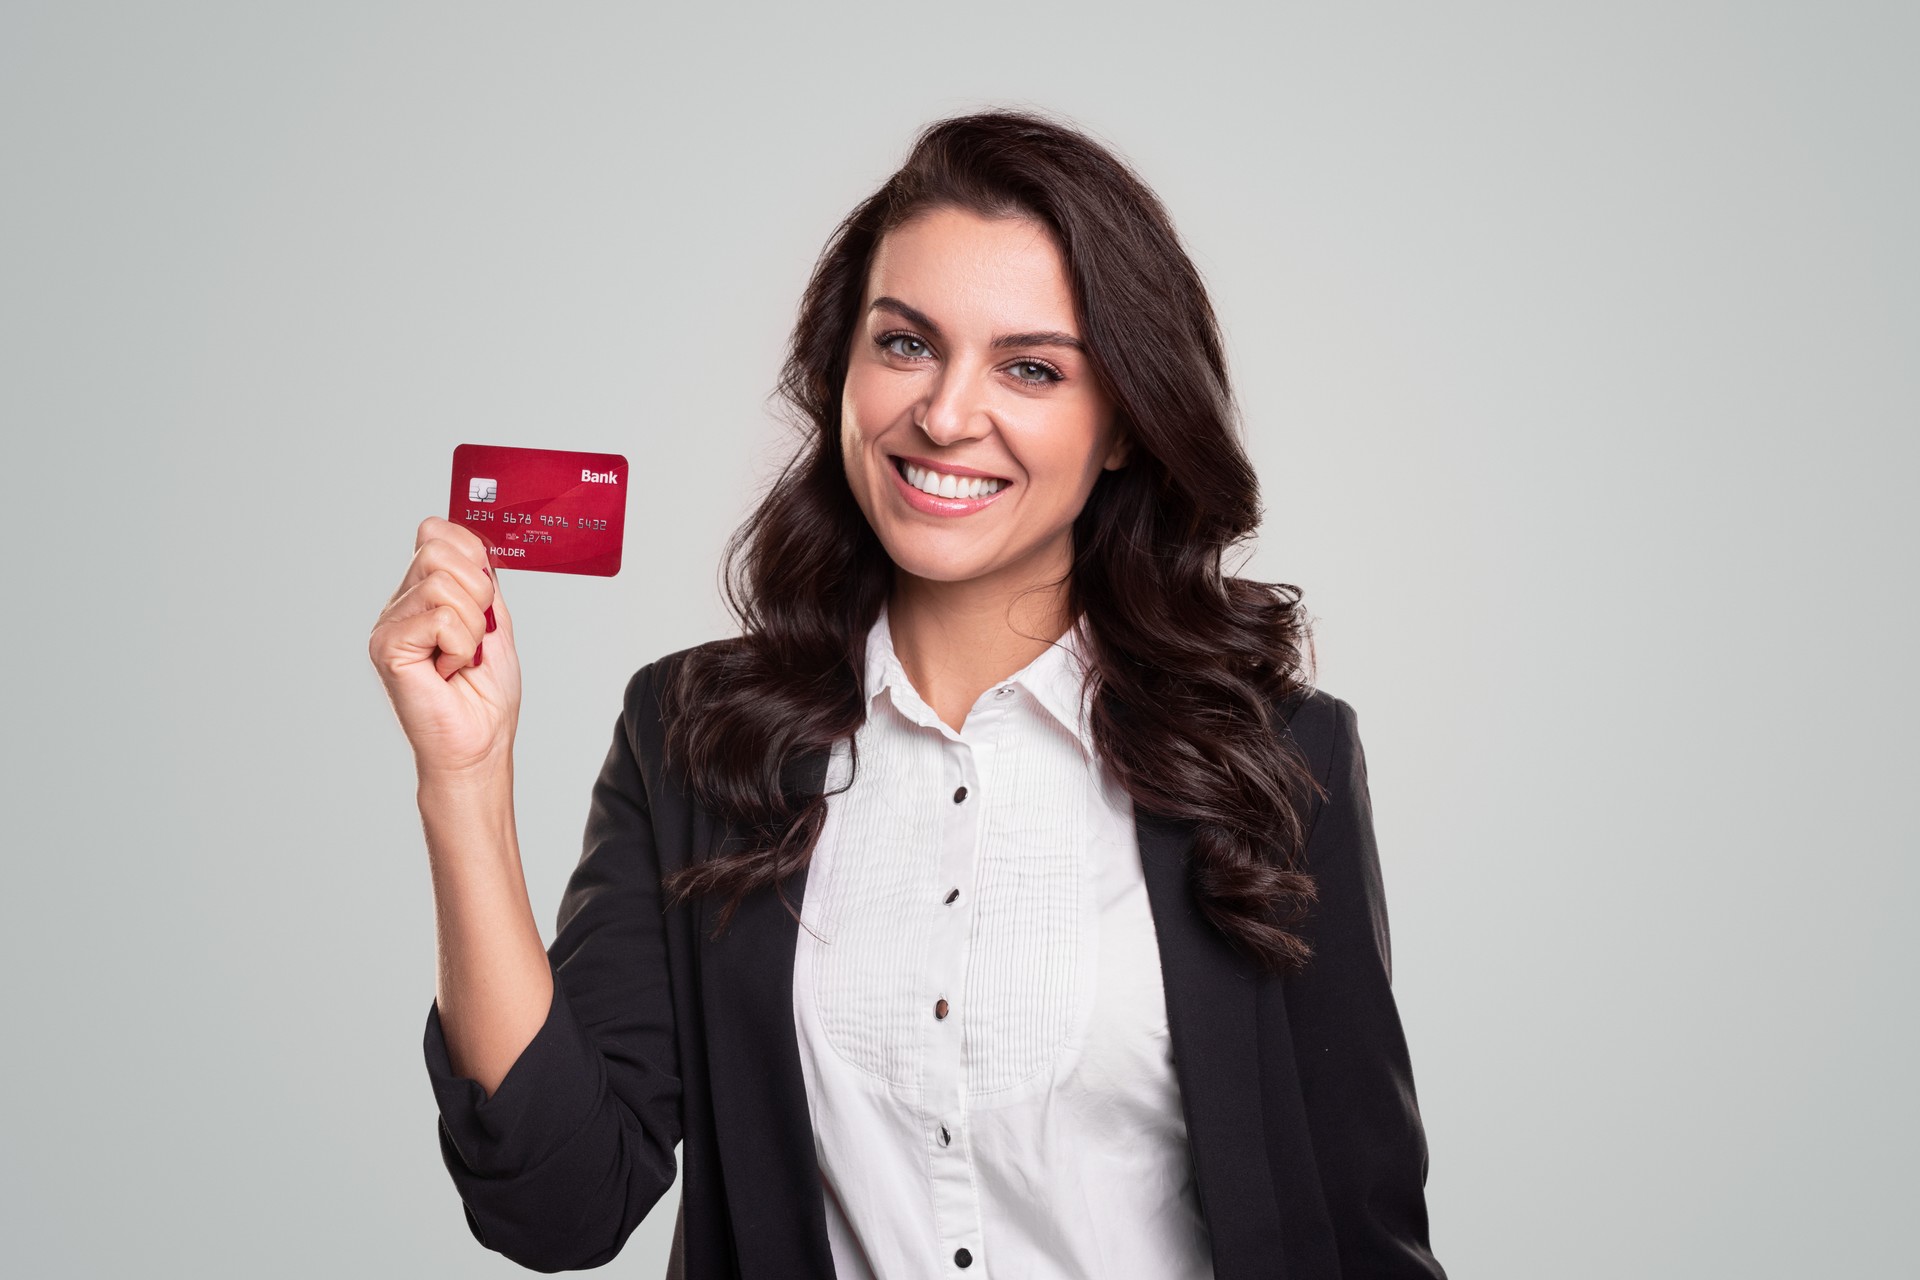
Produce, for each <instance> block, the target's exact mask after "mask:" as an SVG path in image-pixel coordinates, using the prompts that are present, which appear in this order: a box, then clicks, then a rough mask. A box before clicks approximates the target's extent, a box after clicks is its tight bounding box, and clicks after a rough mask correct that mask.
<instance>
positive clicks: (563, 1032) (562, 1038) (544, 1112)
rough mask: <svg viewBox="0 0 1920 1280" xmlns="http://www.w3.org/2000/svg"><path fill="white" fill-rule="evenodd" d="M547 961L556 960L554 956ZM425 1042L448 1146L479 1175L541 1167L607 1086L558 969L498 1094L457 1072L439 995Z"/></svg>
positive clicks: (596, 1053) (587, 1114)
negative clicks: (541, 1015) (540, 1015)
mask: <svg viewBox="0 0 1920 1280" xmlns="http://www.w3.org/2000/svg"><path fill="white" fill-rule="evenodd" d="M547 965H548V967H549V969H551V968H552V966H553V958H552V957H551V956H549V957H548V958H547ZM422 1048H423V1050H424V1052H425V1056H426V1063H427V1076H428V1079H429V1080H430V1081H431V1083H432V1085H433V1094H434V1098H435V1100H436V1101H437V1102H438V1104H439V1108H440V1121H441V1125H442V1129H443V1136H444V1138H445V1140H446V1142H447V1144H448V1145H449V1147H450V1148H451V1150H450V1153H449V1154H453V1155H457V1156H458V1158H459V1160H460V1161H461V1163H462V1164H464V1165H465V1166H466V1169H467V1171H468V1172H470V1173H472V1174H474V1175H475V1176H478V1177H483V1178H510V1177H514V1176H516V1175H519V1174H523V1173H526V1172H529V1171H530V1170H532V1169H534V1168H536V1167H537V1166H538V1165H540V1164H541V1162H543V1161H544V1160H546V1159H547V1158H548V1157H549V1156H551V1155H552V1154H553V1153H554V1152H556V1151H558V1150H560V1149H561V1148H562V1147H564V1146H565V1145H566V1144H567V1141H568V1139H570V1138H572V1137H573V1136H574V1135H575V1134H576V1133H577V1132H578V1131H579V1130H580V1129H581V1128H582V1127H583V1126H584V1125H586V1124H587V1123H588V1122H589V1121H591V1120H592V1119H593V1117H594V1114H595V1112H596V1111H597V1110H598V1107H599V1100H600V1095H601V1093H602V1091H603V1090H604V1088H605V1086H606V1082H605V1078H604V1077H605V1072H606V1064H605V1063H604V1062H603V1061H602V1060H601V1057H600V1052H599V1050H598V1049H597V1048H596V1047H595V1046H594V1044H593V1041H592V1040H591V1038H590V1037H588V1035H587V1033H586V1031H585V1030H584V1029H583V1028H582V1027H581V1026H580V1024H579V1022H578V1020H577V1019H576V1018H575V1017H574V1013H573V1008H572V1006H571V1005H570V1004H569V1003H568V1002H567V995H566V989H565V988H564V987H563V986H562V985H561V983H560V977H559V975H558V974H557V973H556V974H554V978H553V1001H552V1003H551V1004H549V1005H548V1007H547V1018H546V1021H545V1022H543V1023H542V1024H541V1026H540V1030H539V1031H538V1032H536V1033H535V1034H534V1037H533V1039H532V1040H531V1041H529V1042H528V1044H527V1047H526V1048H525V1049H523V1050H521V1052H520V1056H519V1057H518V1058H516V1059H514V1063H513V1065H512V1066H511V1067H510V1068H508V1070H507V1075H506V1078H505V1079H504V1080H502V1081H501V1082H500V1087H499V1088H498V1089H496V1090H494V1092H493V1096H492V1097H490V1098H489V1097H487V1096H486V1092H485V1090H483V1089H482V1088H481V1087H480V1082H479V1081H478V1080H473V1079H469V1078H468V1077H466V1076H458V1075H455V1074H454V1073H453V1068H452V1065H451V1064H450V1062H449V1060H448V1057H447V1041H446V1033H445V1031H444V1029H443V1028H442V1027H441V1025H440V1002H439V1000H438V999H437V998H436V999H435V1000H434V1001H433V1003H432V1004H431V1005H430V1006H429V1007H428V1009H427V1028H426V1036H425V1040H424V1042H423V1045H422Z"/></svg>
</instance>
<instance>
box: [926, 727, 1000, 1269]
mask: <svg viewBox="0 0 1920 1280" xmlns="http://www.w3.org/2000/svg"><path fill="white" fill-rule="evenodd" d="M967 727H968V728H969V729H970V730H971V729H973V728H974V727H975V726H974V724H973V722H972V721H971V720H970V721H969V723H968V726H967ZM942 748H943V750H944V752H945V755H946V759H947V776H946V779H945V781H944V784H943V785H944V787H945V790H944V791H943V793H942V795H941V797H940V804H939V809H940V843H941V847H940V875H939V879H938V880H937V881H936V884H935V890H934V892H935V898H934V901H933V904H932V911H933V915H932V920H933V929H932V935H933V936H932V943H931V946H930V947H929V951H928V957H929V960H930V962H931V965H932V971H931V972H930V973H929V974H928V975H927V976H928V986H927V990H926V1000H927V1004H926V1005H925V1006H923V1007H924V1008H926V1009H928V1010H930V1012H929V1013H927V1014H925V1015H923V1016H925V1017H927V1019H928V1021H929V1022H930V1023H931V1024H932V1025H931V1026H930V1027H929V1029H928V1032H927V1040H926V1044H927V1053H926V1058H925V1066H924V1076H923V1080H924V1083H925V1093H924V1094H923V1097H924V1100H925V1105H926V1108H927V1110H926V1126H927V1136H928V1159H929V1161H930V1176H931V1181H932V1190H933V1200H934V1218H935V1229H936V1231H937V1232H938V1233H939V1236H940V1240H939V1245H940V1248H941V1249H942V1250H943V1251H944V1253H945V1255H946V1256H947V1257H948V1258H954V1257H957V1256H959V1255H960V1254H962V1253H964V1254H966V1256H967V1257H968V1259H969V1261H971V1260H972V1259H973V1257H974V1256H975V1255H977V1254H978V1252H979V1250H980V1242H981V1237H980V1203H979V1198H978V1196H977V1194H976V1192H975V1188H974V1179H973V1168H972V1156H971V1153H970V1152H969V1150H968V1146H967V1142H966V1132H967V1128H966V1074H965V1073H966V1064H965V1061H964V1058H963V1053H964V1048H965V1036H964V1032H963V1029H962V1024H963V1021H964V1019H965V1016H966V1012H967V993H966V991H965V990H964V984H965V979H966V971H967V950H968V940H969V937H970V935H971V932H972V918H973V895H972V893H971V889H972V886H973V882H974V861H975V857H976V850H977V849H978V846H979V840H980V836H981V829H980V819H981V814H982V809H981V807H980V785H979V773H978V771H977V768H976V763H977V762H976V754H977V752H978V751H981V750H989V751H990V750H991V748H990V747H987V746H985V745H984V744H970V743H969V742H967V741H963V740H960V739H959V738H958V737H957V736H944V735H943V740H942ZM975 1274H978V1272H976V1273H975Z"/></svg>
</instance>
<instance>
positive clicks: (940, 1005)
mask: <svg viewBox="0 0 1920 1280" xmlns="http://www.w3.org/2000/svg"><path fill="white" fill-rule="evenodd" d="M933 1016H934V1017H936V1018H944V1017H946V1016H947V1002H946V1001H945V1000H939V1001H936V1002H935V1003H934V1006H933Z"/></svg>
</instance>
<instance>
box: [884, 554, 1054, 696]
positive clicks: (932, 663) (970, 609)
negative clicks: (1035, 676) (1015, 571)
mask: <svg viewBox="0 0 1920 1280" xmlns="http://www.w3.org/2000/svg"><path fill="white" fill-rule="evenodd" d="M1071 623H1072V618H1071V617H1070V616H1069V614H1068V610H1067V589H1066V584H1065V583H1062V584H1060V585H1059V586H1057V587H1055V586H1043V587H1031V588H1026V589H1022V590H1019V591H1015V592H1011V593H1010V592H1009V591H1008V590H1007V589H1006V588H1005V587H996V586H993V585H990V584H988V583H973V582H934V581H931V580H928V579H925V578H913V577H909V576H908V575H906V574H898V575H896V577H895V581H894V590H893V594H892V596H891V597H890V598H889V599H888V601H887V625H888V628H889V630H890V631H891V633H892V636H893V648H894V653H895V654H896V655H897V656H898V657H899V659H900V666H901V667H902V669H904V670H905V671H906V673H907V679H909V680H911V681H912V682H913V687H914V690H915V691H916V692H918V693H919V695H920V697H921V700H922V701H924V702H925V703H926V704H927V705H928V706H929V707H931V708H932V709H933V712H934V714H935V715H937V716H939V717H940V719H941V720H943V721H945V722H946V723H947V724H949V725H951V726H952V727H953V729H954V731H955V732H958V731H959V730H960V729H961V727H962V726H963V725H964V724H965V722H966V718H967V712H969V711H970V710H972V709H973V704H974V703H975V702H977V701H979V698H980V695H981V694H982V693H985V692H986V691H987V690H988V689H990V688H992V687H993V686H994V685H996V684H998V683H999V682H1000V681H1002V680H1005V679H1006V678H1007V677H1008V676H1010V675H1012V674H1013V673H1014V672H1016V671H1019V670H1020V669H1021V668H1022V667H1025V666H1026V665H1027V664H1028V663H1030V662H1032V661H1033V660H1034V659H1035V658H1037V657H1039V656H1040V655H1041V654H1042V653H1044V652H1046V650H1047V649H1048V647H1050V646H1051V645H1052V644H1053V643H1054V642H1055V641H1056V640H1058V639H1059V638H1060V636H1061V635H1062V634H1064V633H1065V632H1066V630H1067V628H1068V627H1069V626H1070V625H1071Z"/></svg>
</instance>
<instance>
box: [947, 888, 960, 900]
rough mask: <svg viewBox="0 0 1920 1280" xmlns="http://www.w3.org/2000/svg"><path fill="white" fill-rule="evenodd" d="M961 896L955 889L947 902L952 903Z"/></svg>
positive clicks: (948, 896)
mask: <svg viewBox="0 0 1920 1280" xmlns="http://www.w3.org/2000/svg"><path fill="white" fill-rule="evenodd" d="M959 896H960V891H959V890H958V889H955V890H954V891H953V892H952V893H950V894H948V895H947V901H948V902H952V901H953V900H954V899H955V898H957V897H959Z"/></svg>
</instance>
